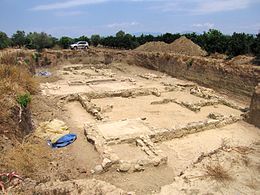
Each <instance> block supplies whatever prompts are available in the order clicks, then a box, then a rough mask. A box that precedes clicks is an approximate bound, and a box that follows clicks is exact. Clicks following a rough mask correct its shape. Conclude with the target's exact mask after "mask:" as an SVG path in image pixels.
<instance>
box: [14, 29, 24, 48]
mask: <svg viewBox="0 0 260 195" xmlns="http://www.w3.org/2000/svg"><path fill="white" fill-rule="evenodd" d="M12 42H13V45H14V46H19V47H22V46H25V45H26V44H27V43H28V39H27V37H26V34H25V32H24V31H20V30H18V31H16V33H14V34H13V36H12Z"/></svg>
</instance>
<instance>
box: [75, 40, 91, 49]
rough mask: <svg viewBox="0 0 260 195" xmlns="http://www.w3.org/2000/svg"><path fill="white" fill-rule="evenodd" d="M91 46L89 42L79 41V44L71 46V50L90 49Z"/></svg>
mask: <svg viewBox="0 0 260 195" xmlns="http://www.w3.org/2000/svg"><path fill="white" fill-rule="evenodd" d="M88 48H89V44H88V42H87V41H79V42H77V43H74V44H71V45H70V49H88Z"/></svg>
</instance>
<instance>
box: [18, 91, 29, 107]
mask: <svg viewBox="0 0 260 195" xmlns="http://www.w3.org/2000/svg"><path fill="white" fill-rule="evenodd" d="M17 102H18V104H20V106H21V107H22V108H26V107H27V105H28V104H29V103H30V102H31V95H30V94H29V93H26V94H24V95H19V96H18V97H17Z"/></svg>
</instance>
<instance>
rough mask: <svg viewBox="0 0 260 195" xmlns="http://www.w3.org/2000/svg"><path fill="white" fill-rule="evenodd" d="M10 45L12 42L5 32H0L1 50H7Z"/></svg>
mask: <svg viewBox="0 0 260 195" xmlns="http://www.w3.org/2000/svg"><path fill="white" fill-rule="evenodd" d="M10 45H11V40H10V39H9V38H8V36H7V35H6V34H5V33H4V32H1V31H0V49H4V48H7V47H9V46H10Z"/></svg>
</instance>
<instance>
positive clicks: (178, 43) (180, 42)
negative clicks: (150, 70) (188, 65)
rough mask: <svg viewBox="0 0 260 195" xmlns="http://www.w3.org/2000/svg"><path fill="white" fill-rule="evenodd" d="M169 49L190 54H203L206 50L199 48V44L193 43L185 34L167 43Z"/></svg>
mask: <svg viewBox="0 0 260 195" xmlns="http://www.w3.org/2000/svg"><path fill="white" fill-rule="evenodd" d="M169 51H170V52H173V53H180V54H185V55H190V56H205V55H207V52H206V51H204V50H203V49H201V47H200V46H198V45H197V44H195V43H193V42H192V41H191V40H190V39H187V38H186V37H185V36H182V37H180V38H179V39H177V40H175V41H174V42H173V43H171V44H170V45H169Z"/></svg>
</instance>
